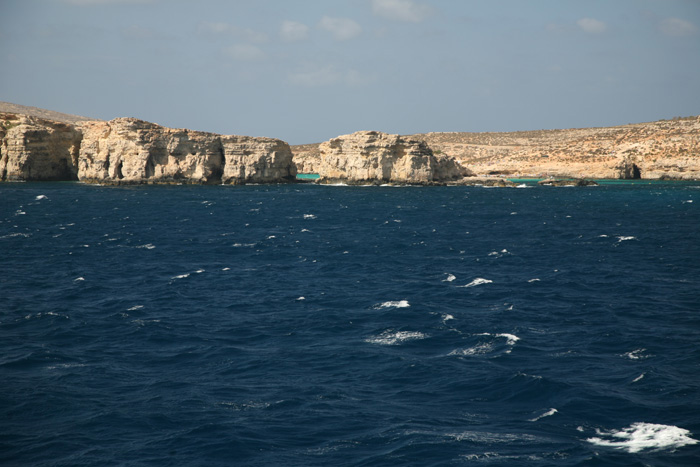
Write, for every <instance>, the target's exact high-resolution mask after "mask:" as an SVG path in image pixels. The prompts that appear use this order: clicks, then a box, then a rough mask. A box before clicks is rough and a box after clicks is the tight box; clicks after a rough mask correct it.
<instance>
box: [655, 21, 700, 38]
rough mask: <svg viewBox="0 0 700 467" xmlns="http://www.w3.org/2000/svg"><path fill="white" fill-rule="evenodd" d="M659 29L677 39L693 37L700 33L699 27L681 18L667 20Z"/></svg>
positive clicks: (662, 22)
mask: <svg viewBox="0 0 700 467" xmlns="http://www.w3.org/2000/svg"><path fill="white" fill-rule="evenodd" d="M659 29H660V30H661V32H662V33H664V34H666V35H667V36H675V37H683V36H692V35H694V34H697V32H698V27H697V26H695V25H694V24H693V23H691V22H690V21H686V20H684V19H680V18H666V19H665V20H663V21H661V24H660V26H659Z"/></svg>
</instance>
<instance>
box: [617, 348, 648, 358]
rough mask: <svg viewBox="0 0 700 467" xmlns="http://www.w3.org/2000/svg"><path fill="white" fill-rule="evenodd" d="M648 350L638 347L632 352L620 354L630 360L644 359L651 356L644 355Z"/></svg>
mask: <svg viewBox="0 0 700 467" xmlns="http://www.w3.org/2000/svg"><path fill="white" fill-rule="evenodd" d="M646 350H647V349H636V350H633V351H631V352H627V353H624V354H622V355H620V356H621V357H626V358H629V359H630V360H642V359H645V358H649V355H644V352H646Z"/></svg>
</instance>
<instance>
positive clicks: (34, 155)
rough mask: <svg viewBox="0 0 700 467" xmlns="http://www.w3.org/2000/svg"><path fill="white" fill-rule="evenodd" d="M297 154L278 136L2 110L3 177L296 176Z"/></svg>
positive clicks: (256, 179) (127, 180)
mask: <svg viewBox="0 0 700 467" xmlns="http://www.w3.org/2000/svg"><path fill="white" fill-rule="evenodd" d="M295 175H296V169H295V166H294V164H293V162H292V152H291V150H290V147H289V145H288V144H287V143H285V142H284V141H281V140H278V139H273V138H259V137H249V136H235V135H218V134H214V133H206V132H199V131H191V130H184V129H172V128H166V127H162V126H160V125H157V124H155V123H149V122H145V121H143V120H138V119H134V118H117V119H114V120H111V121H109V122H104V121H95V120H88V121H78V122H75V123H64V122H58V121H54V120H47V119H45V118H41V117H35V116H29V115H23V114H14V113H0V180H2V181H48V180H56V181H60V180H74V181H83V182H92V183H102V184H143V183H148V184H173V183H177V184H183V183H196V184H246V183H282V182H289V181H294V179H295Z"/></svg>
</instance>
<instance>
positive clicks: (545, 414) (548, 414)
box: [530, 409, 559, 422]
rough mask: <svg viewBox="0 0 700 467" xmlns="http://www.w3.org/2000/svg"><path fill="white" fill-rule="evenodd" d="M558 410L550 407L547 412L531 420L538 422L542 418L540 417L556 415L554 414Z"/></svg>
mask: <svg viewBox="0 0 700 467" xmlns="http://www.w3.org/2000/svg"><path fill="white" fill-rule="evenodd" d="M557 412H559V411H558V410H557V409H549V410H548V411H546V412H545V413H543V414H542V415H538V416H537V417H535V418H533V419H531V420H530V421H531V422H536V421H537V420H540V419H542V418H544V417H550V416H552V415H554V414H555V413H557Z"/></svg>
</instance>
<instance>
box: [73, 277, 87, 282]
mask: <svg viewBox="0 0 700 467" xmlns="http://www.w3.org/2000/svg"><path fill="white" fill-rule="evenodd" d="M84 280H85V278H84V277H78V278H76V279H73V282H81V281H84Z"/></svg>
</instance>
